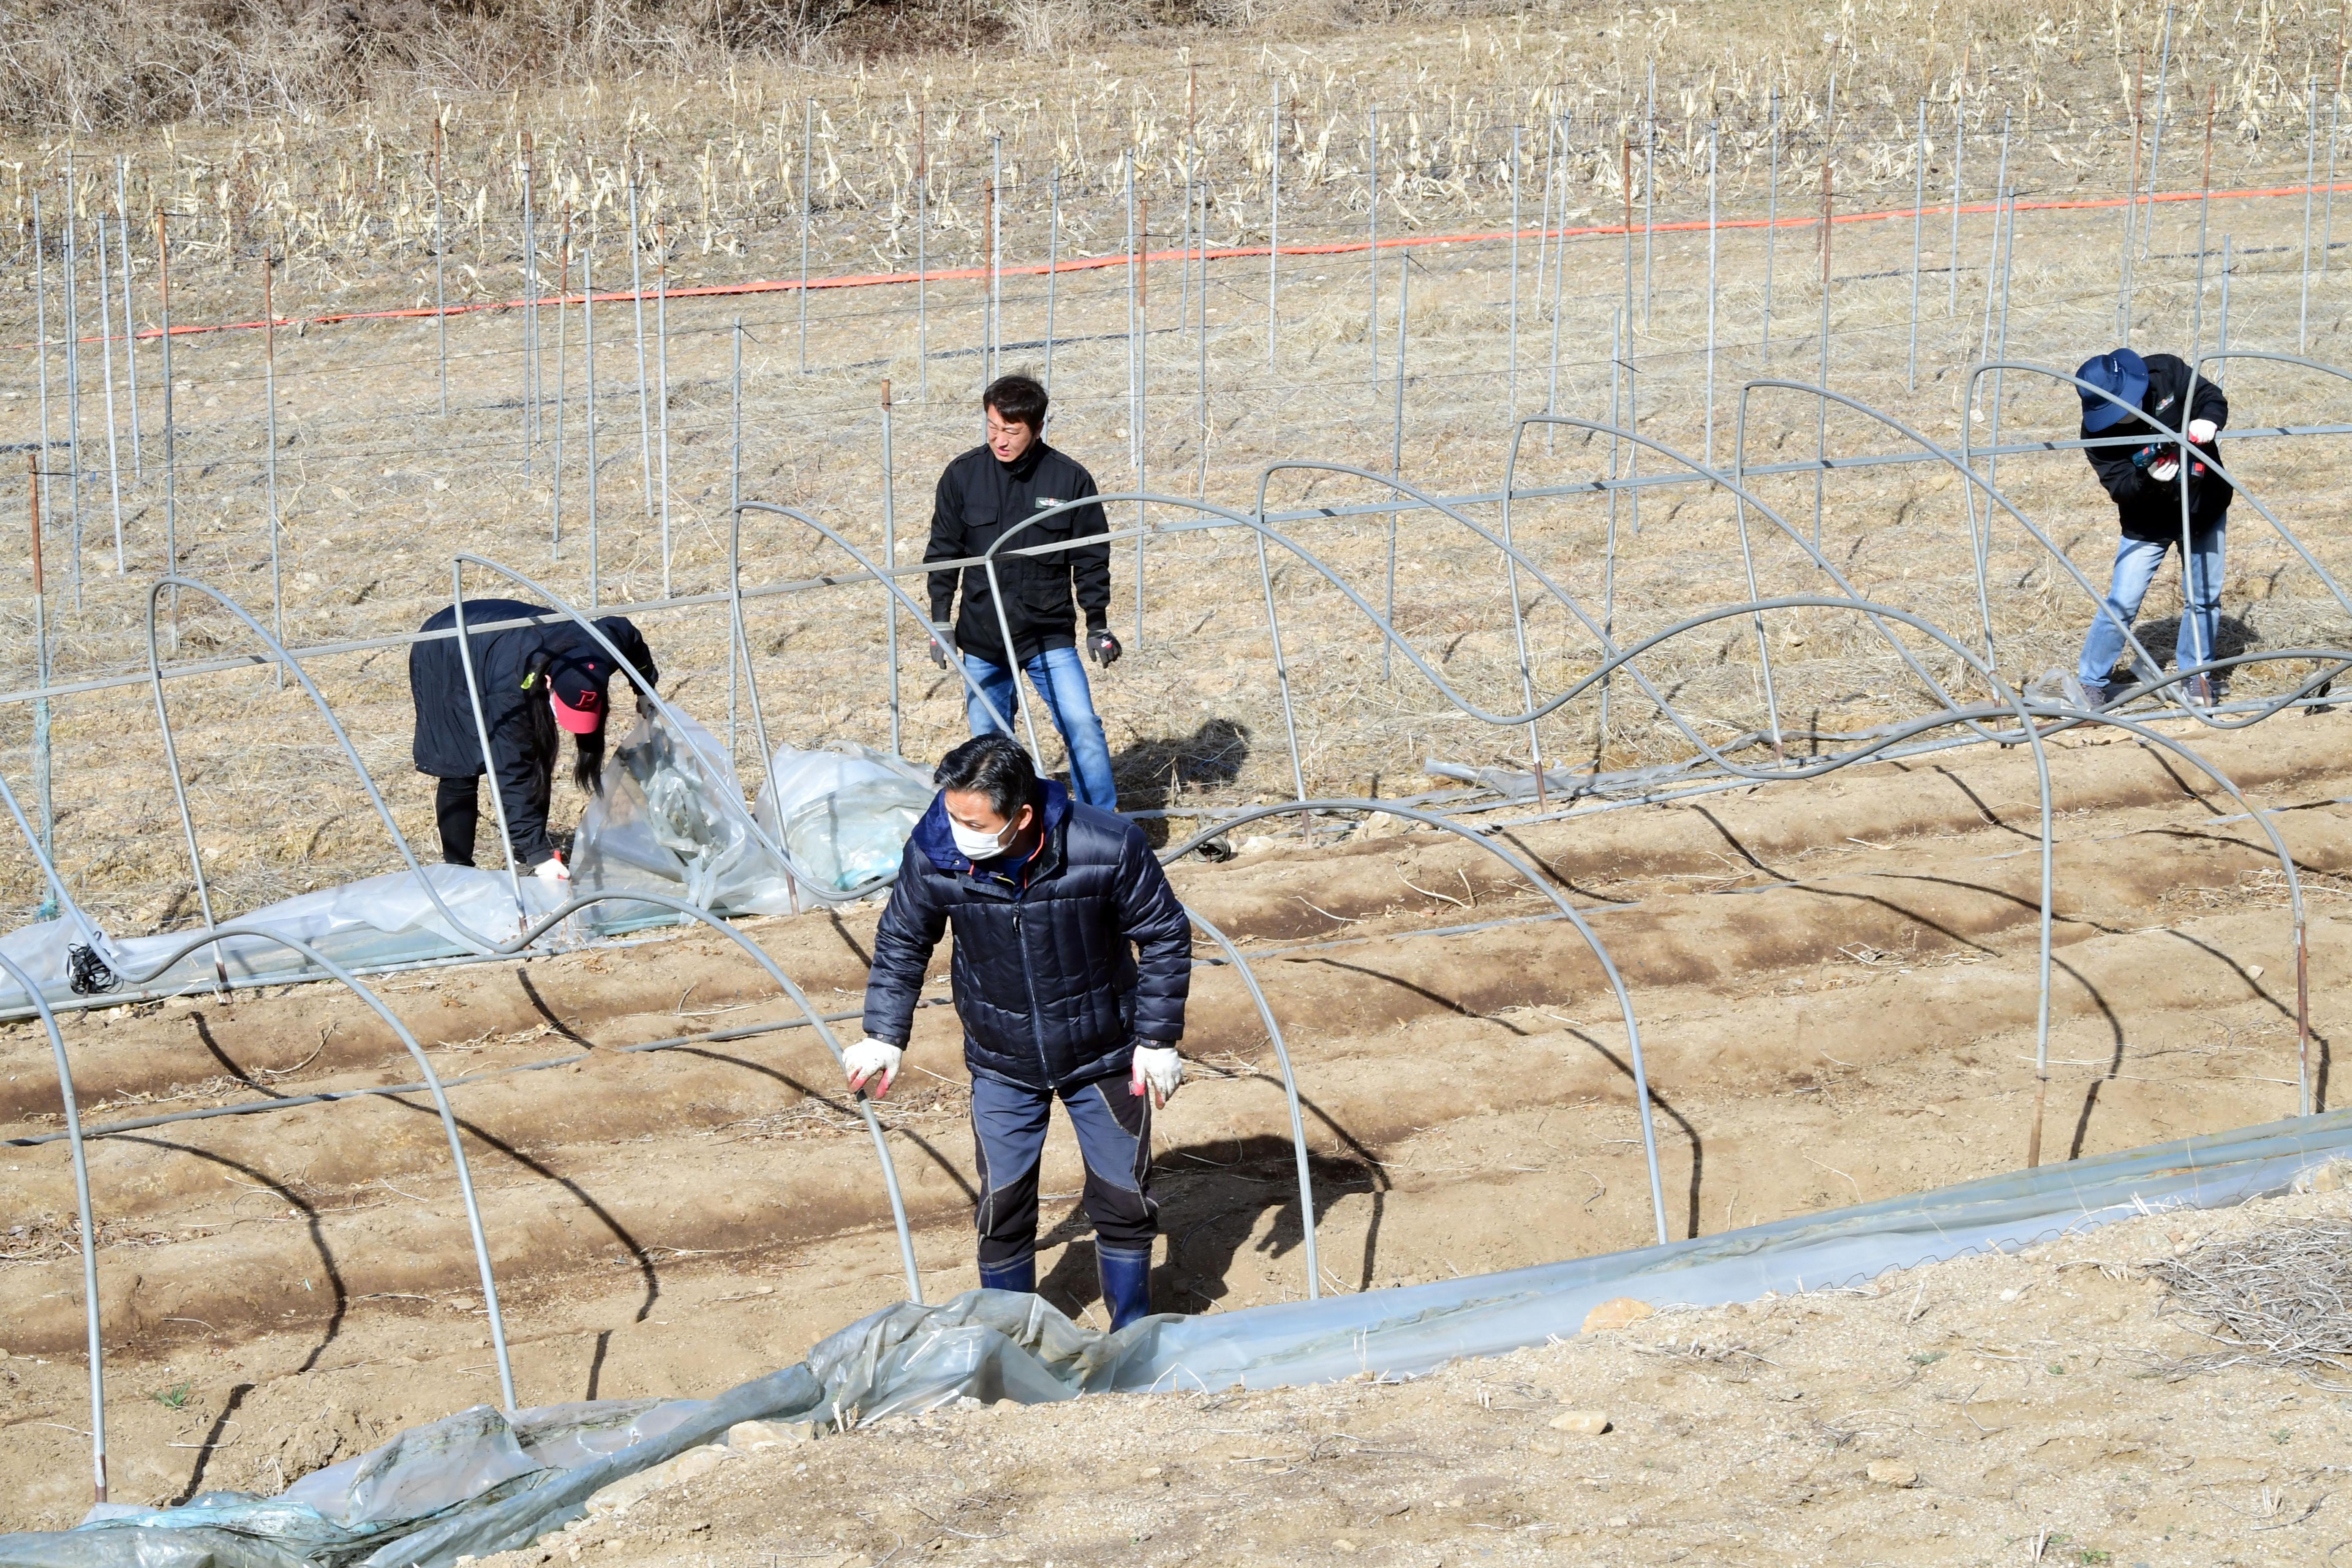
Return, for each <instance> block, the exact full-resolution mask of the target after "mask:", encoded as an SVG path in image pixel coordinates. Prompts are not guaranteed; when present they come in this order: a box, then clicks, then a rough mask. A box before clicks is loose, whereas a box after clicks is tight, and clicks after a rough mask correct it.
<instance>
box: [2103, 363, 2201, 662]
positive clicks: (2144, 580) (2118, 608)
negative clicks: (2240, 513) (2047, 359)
mask: <svg viewBox="0 0 2352 1568" xmlns="http://www.w3.org/2000/svg"><path fill="white" fill-rule="evenodd" d="M2075 374H2076V375H2077V376H2078V377H2079V378H2081V379H2082V380H2083V381H2085V382H2088V383H2089V384H2090V385H2089V386H2086V387H2081V388H2078V389H2077V390H2079V391H2080V392H2081V393H2082V395H2083V435H2084V437H2086V438H2087V437H2095V436H2096V437H2109V438H2113V437H2131V438H2133V444H2132V445H2129V446H2114V447H2087V448H2085V450H2084V455H2085V456H2087V457H2088V458H2090V459H2091V468H2092V470H2093V471H2094V472H2095V473H2096V474H2097V475H2098V476H2099V483H2100V484H2101V485H2102V486H2104V487H2105V489H2106V492H2107V494H2108V495H2110V496H2112V497H2113V498H2114V499H2115V503H2116V521H2118V522H2119V523H2120V524H2121V525H2122V528H2123V539H2122V541H2121V542H2120V543H2119V544H2118V545H2117V546H2116V570H2115V576H2114V578H2113V580H2112V583H2111V585H2110V586H2109V587H2108V590H2107V596H2106V599H2105V603H2104V604H2103V605H2102V606H2101V610H2100V614H2099V616H2098V617H2097V618H2096V619H2095V620H2094V621H2092V623H2091V631H2090V635H2089V636H2088V637H2085V638H2084V641H2083V659H2082V663H2081V665H2080V666H2079V667H2078V668H2077V670H2076V673H2077V674H2078V675H2079V676H2080V677H2081V678H2082V681H2083V691H2084V695H2085V696H2086V697H2088V698H2089V699H2090V700H2091V705H2092V706H2093V707H2105V705H2106V704H2107V703H2108V702H2109V701H2111V700H2114V698H2115V695H2116V691H2117V689H2120V688H2121V687H2123V686H2125V685H2126V684H2128V681H2126V680H2117V679H2116V678H2115V675H2116V658H2117V657H2118V656H2119V655H2121V654H2122V652H2123V651H2124V628H2125V627H2126V626H2130V625H2131V623H2132V620H2133V618H2134V617H2135V616H2137V615H2138V614H2139V606H2140V601H2141V600H2142V599H2144V598H2146V597H2147V585H2148V584H2149V583H2150V582H2152V581H2154V580H2155V577H2156V570H2157V568H2158V566H2161V565H2162V564H2163V563H2164V556H2165V552H2166V551H2168V550H2169V549H2170V548H2171V547H2172V546H2174V545H2176V544H2177V545H2179V546H2181V548H2182V550H2183V551H2184V552H2185V560H2184V563H2183V566H2182V572H2181V581H2182V593H2181V599H2182V601H2183V607H2182V611H2181V616H2180V635H2179V637H2177V638H2176V639H2175V640H2174V643H2173V658H2174V659H2175V661H2176V664H2175V668H2179V669H2193V668H2196V667H2197V666H2199V665H2200V664H2203V663H2206V662H2207V661H2208V660H2210V659H2211V658H2214V657H2215V654H2214V637H2215V634H2216V633H2218V632H2219V631H2220V630H2221V552H2222V545H2223V542H2224V539H2225V536H2226V534H2227V533H2228V531H2229V523H2230V494H2231V487H2230V482H2229V480H2227V479H2223V478H2222V477H2221V475H2220V474H2219V473H2217V472H2215V471H2214V470H2215V466H2216V465H2218V464H2219V463H2220V462H2221V442H2220V439H2219V437H2220V433H2221V427H2222V426H2225V425H2227V424H2228V423H2229V422H2230V400H2229V399H2228V398H2226V397H2224V396H2222V395H2221V388H2220V387H2219V386H2217V385H2215V384H2213V383H2212V382H2210V381H2209V380H2207V379H2205V378H2204V377H2202V376H2199V375H2194V374H2191V373H2190V371H2189V366H2188V364H2187V363H2185V362H2184V361H2182V360H2181V359H2180V358H2179V356H2177V355H2174V354H2150V355H2148V356H2147V358H2146V359H2145V360H2143V359H2142V358H2140V356H2139V355H2137V354H2136V353H2133V352H2132V351H2131V350H2129V349H2117V350H2116V351H2115V352H2114V353H2105V354H2098V355H2095V357H2093V358H2091V359H2089V360H2086V361H2084V364H2083V368H2082V369H2081V370H2079V371H2077V372H2076V373H2075ZM2093 387H2095V388H2098V389H2099V391H2094V390H2092V388H2093ZM2102 391H2103V392H2108V393H2113V394H2114V395H2115V397H2114V398H2108V397H2104V396H2101V395H2100V392H2102ZM2116 399H2120V400H2121V401H2120V402H2117V401H2116ZM2133 409H2137V410H2138V411H2139V412H2138V414H2137V415H2136V414H2134V413H2133V412H2131V411H2132V410H2133ZM2151 421H2153V422H2154V423H2151ZM2158 425H2162V426H2166V427H2168V429H2170V430H2173V431H2177V432H2179V433H2181V434H2184V435H2186V436H2187V437H2189V441H2190V443H2191V446H2190V449H2189V455H2188V461H2187V464H2186V468H2187V472H2185V473H2184V472H2183V471H2182V468H2183V463H2182V457H2181V449H2180V445H2179V440H2178V439H2177V438H2176V437H2170V436H2167V435H2164V434H2163V433H2161V432H2160V431H2159V430H2158V428H2157V426H2158ZM2137 673H2139V674H2142V675H2146V676H2147V677H2148V678H2149V679H2154V677H2155V674H2156V672H2155V671H2152V670H2151V671H2140V672H2137ZM2225 685H2226V683H2225V682H2224V681H2223V680H2221V679H2215V678H2212V677H2209V676H2204V675H2198V676H2193V677H2191V678H2190V679H2189V681H2188V682H2187V683H2186V689H2185V691H2184V693H2183V695H2184V696H2185V697H2186V698H2187V699H2188V700H2189V701H2191V702H2198V703H2207V702H2211V701H2214V700H2217V699H2218V698H2220V697H2221V696H2223V695H2225V694H2226V693H2225Z"/></svg>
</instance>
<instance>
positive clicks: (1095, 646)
mask: <svg viewBox="0 0 2352 1568" xmlns="http://www.w3.org/2000/svg"><path fill="white" fill-rule="evenodd" d="M1121 651H1122V650H1121V649H1120V647H1119V646H1118V638H1117V637H1113V636H1111V634H1110V628H1109V627H1108V626H1101V627H1098V628H1097V629H1096V630H1094V631H1090V632H1088V633H1087V653H1089V654H1091V655H1093V656H1094V661H1095V662H1096V663H1097V664H1098V665H1100V666H1102V667H1103V668H1106V669H1108V668H1110V667H1111V666H1112V665H1114V664H1117V663H1118V656H1119V654H1120V652H1121Z"/></svg>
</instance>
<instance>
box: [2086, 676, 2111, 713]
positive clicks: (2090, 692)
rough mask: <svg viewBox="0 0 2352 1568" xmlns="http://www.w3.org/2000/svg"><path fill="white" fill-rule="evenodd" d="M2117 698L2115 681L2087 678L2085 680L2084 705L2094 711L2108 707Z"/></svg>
mask: <svg viewBox="0 0 2352 1568" xmlns="http://www.w3.org/2000/svg"><path fill="white" fill-rule="evenodd" d="M2114 700H2116V688H2115V683H2114V682H2113V681H2108V680H2086V681H2084V682H2083V705H2084V707H2086V708H2088V709H2090V710H2091V711H2092V712H2094V713H2095V712H2097V711H2098V710H2100V709H2102V708H2105V707H2106V706H2107V705H2108V704H2109V703H2111V702H2113V701H2114Z"/></svg>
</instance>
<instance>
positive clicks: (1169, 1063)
mask: <svg viewBox="0 0 2352 1568" xmlns="http://www.w3.org/2000/svg"><path fill="white" fill-rule="evenodd" d="M1183 1081H1184V1058H1182V1057H1181V1056H1179V1055H1177V1054H1176V1047H1173V1046H1138V1047H1135V1063H1134V1066H1133V1067H1131V1068H1129V1071H1128V1079H1127V1092H1128V1093H1129V1094H1141V1093H1142V1092H1143V1091H1144V1090H1145V1089H1150V1091H1151V1103H1152V1104H1154V1105H1165V1104H1167V1103H1168V1102H1169V1101H1170V1100H1172V1099H1174V1098H1175V1096H1176V1086H1177V1085H1178V1084H1181V1083H1182V1082H1183Z"/></svg>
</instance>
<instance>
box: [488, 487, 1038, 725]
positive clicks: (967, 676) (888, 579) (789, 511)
mask: <svg viewBox="0 0 2352 1568" xmlns="http://www.w3.org/2000/svg"><path fill="white" fill-rule="evenodd" d="M733 510H735V511H736V512H738V513H740V512H747V511H765V512H772V513H774V514H775V515H776V516H778V517H789V518H791V519H792V520H793V521H795V522H798V523H801V524H803V525H804V526H806V527H809V528H813V529H814V530H816V531H818V532H819V533H821V534H823V535H824V537H825V538H827V539H829V540H831V541H832V542H834V543H835V544H836V545H838V546H839V547H840V548H841V550H842V552H844V553H845V554H846V555H847V556H848V557H849V558H850V559H851V560H853V561H855V562H856V563H857V564H858V565H860V566H862V567H864V568H865V569H866V575H867V576H869V577H871V578H873V579H874V580H875V581H876V582H877V583H879V584H882V586H883V587H884V588H886V589H887V590H888V591H889V594H890V596H891V597H892V598H893V599H895V600H897V601H898V603H899V604H900V605H904V606H906V610H907V613H908V615H910V616H914V617H915V619H917V620H918V621H920V622H921V623H922V625H923V634H924V636H926V637H929V638H930V639H931V641H932V642H933V643H939V642H940V639H939V634H938V633H936V632H934V631H932V630H931V629H930V627H931V618H930V616H927V615H925V614H924V613H923V611H922V609H921V607H920V606H919V605H917V604H916V603H915V601H914V600H912V599H910V598H908V596H907V591H906V590H905V589H903V588H901V587H899V586H898V582H897V580H896V579H895V578H893V577H892V576H891V575H890V574H888V573H886V572H884V571H883V570H882V569H881V568H880V567H878V566H877V565H875V564H874V563H873V561H872V559H871V558H870V557H868V556H867V555H866V552H864V551H862V550H860V549H858V548H857V546H856V545H855V544H852V543H850V542H849V541H848V540H846V539H844V538H843V537H842V536H841V535H840V534H839V533H838V532H836V531H834V530H833V529H830V528H827V527H826V526H825V525H824V523H821V522H819V521H817V520H816V519H814V518H813V517H811V516H810V515H809V514H808V513H806V512H804V511H803V510H800V509H799V508H797V507H789V506H782V505H779V504H778V503H776V502H774V501H770V500H747V501H737V502H736V503H735V505H734V508H733ZM485 564H488V563H485ZM732 564H733V561H732V558H731V556H730V566H731V565H732ZM499 570H501V571H503V570H505V568H503V567H501V568H499ZM732 580H733V581H734V582H735V584H736V585H735V587H733V588H732V589H730V593H731V594H732V595H734V596H735V597H737V598H738V599H740V597H741V594H742V587H741V580H740V577H737V578H733V579H732ZM736 613H737V615H738V616H740V614H741V613H742V612H741V611H740V608H739V609H738V610H737V612H736ZM747 647H748V645H747ZM940 650H941V651H942V652H944V653H946V654H947V655H948V664H949V666H950V668H953V669H954V670H955V672H956V674H957V675H958V676H960V677H961V678H962V680H963V683H964V686H965V688H966V689H968V690H969V691H970V692H971V694H972V695H973V696H974V697H977V698H979V699H980V703H981V706H982V707H983V708H985V709H987V710H988V716H989V717H990V718H991V719H993V720H995V721H996V722H997V724H998V726H999V727H1000V728H1002V729H1003V731H1004V732H1005V733H1006V734H1008V735H1010V734H1011V733H1013V726H1012V724H1011V723H1010V722H1008V721H1006V719H1005V717H1004V715H1003V714H1002V713H1000V712H998V711H997V710H996V704H995V703H993V702H992V701H990V700H988V693H987V692H985V691H982V689H980V683H979V682H978V681H976V680H974V679H972V678H971V671H969V670H967V669H965V668H964V667H963V660H962V659H961V658H957V657H955V650H954V649H952V648H950V647H946V645H945V644H940ZM745 679H746V680H747V681H749V682H750V684H751V687H752V689H753V692H754V695H753V697H752V699H751V702H752V706H753V708H754V709H755V710H756V709H757V708H758V705H759V697H758V695H757V690H758V686H759V681H758V679H757V678H756V677H755V676H753V675H751V672H750V660H749V659H748V658H747V659H746V660H745ZM761 743H762V744H765V743H766V742H764V741H763V742H761ZM1031 760H1032V761H1033V762H1034V760H1035V758H1034V754H1033V756H1032V758H1031Z"/></svg>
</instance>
